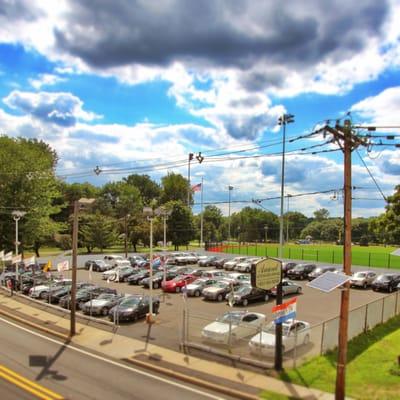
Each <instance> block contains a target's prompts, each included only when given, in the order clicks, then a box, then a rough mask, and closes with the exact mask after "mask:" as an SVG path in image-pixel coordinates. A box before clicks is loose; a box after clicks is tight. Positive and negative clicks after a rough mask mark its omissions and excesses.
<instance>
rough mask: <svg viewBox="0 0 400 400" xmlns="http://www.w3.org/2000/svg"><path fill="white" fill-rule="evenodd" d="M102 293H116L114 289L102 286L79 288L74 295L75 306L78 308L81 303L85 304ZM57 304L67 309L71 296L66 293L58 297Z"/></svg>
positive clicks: (69, 305)
mask: <svg viewBox="0 0 400 400" xmlns="http://www.w3.org/2000/svg"><path fill="white" fill-rule="evenodd" d="M102 293H112V294H117V291H116V289H112V288H108V287H102V286H88V287H84V288H82V289H79V290H78V291H77V292H76V296H75V307H77V308H80V307H81V305H83V304H85V303H86V302H87V301H89V300H91V299H95V298H96V297H97V296H100V295H101V294H102ZM59 305H60V306H61V307H63V308H67V309H69V308H70V307H71V296H70V295H67V296H64V297H62V298H61V299H60V301H59Z"/></svg>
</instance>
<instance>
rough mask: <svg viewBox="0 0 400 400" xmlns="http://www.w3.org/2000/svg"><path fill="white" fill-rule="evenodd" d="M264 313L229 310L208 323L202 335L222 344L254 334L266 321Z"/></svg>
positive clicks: (208, 339) (206, 338) (205, 338)
mask: <svg viewBox="0 0 400 400" xmlns="http://www.w3.org/2000/svg"><path fill="white" fill-rule="evenodd" d="M265 320H266V317H265V315H264V314H260V313H255V312H247V311H229V312H227V313H225V314H223V315H222V316H221V317H218V318H217V319H216V320H215V321H214V322H212V323H211V324H208V325H206V326H205V327H204V328H203V329H202V331H201V336H202V337H203V339H204V340H207V341H213V342H217V343H222V344H228V343H229V342H231V343H233V342H235V341H236V340H238V339H243V338H245V337H247V336H251V335H254V334H255V333H256V332H257V331H258V330H260V329H261V327H262V325H263V324H264V323H265Z"/></svg>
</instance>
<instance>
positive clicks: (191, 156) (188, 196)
mask: <svg viewBox="0 0 400 400" xmlns="http://www.w3.org/2000/svg"><path fill="white" fill-rule="evenodd" d="M193 157H194V154H193V153H189V156H188V190H187V205H188V207H189V206H190V192H191V190H192V187H191V186H190V162H191V161H192V160H193Z"/></svg>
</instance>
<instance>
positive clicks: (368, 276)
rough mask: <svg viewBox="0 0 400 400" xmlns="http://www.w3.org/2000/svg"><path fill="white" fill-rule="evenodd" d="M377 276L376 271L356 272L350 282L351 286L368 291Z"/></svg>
mask: <svg viewBox="0 0 400 400" xmlns="http://www.w3.org/2000/svg"><path fill="white" fill-rule="evenodd" d="M376 276H377V274H376V273H375V272H374V271H359V272H355V273H354V274H353V276H352V277H351V280H350V286H357V287H362V288H363V289H366V288H367V287H368V286H371V284H372V282H373V281H374V279H375V278H376Z"/></svg>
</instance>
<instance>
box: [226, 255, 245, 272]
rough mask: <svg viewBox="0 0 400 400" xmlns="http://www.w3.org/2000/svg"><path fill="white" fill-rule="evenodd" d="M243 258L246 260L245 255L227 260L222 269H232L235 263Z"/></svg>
mask: <svg viewBox="0 0 400 400" xmlns="http://www.w3.org/2000/svg"><path fill="white" fill-rule="evenodd" d="M245 260H246V257H235V258H233V259H232V260H229V261H227V262H226V263H225V264H224V269H225V270H226V271H233V269H234V268H235V267H236V265H237V264H239V263H241V262H243V261H245Z"/></svg>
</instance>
